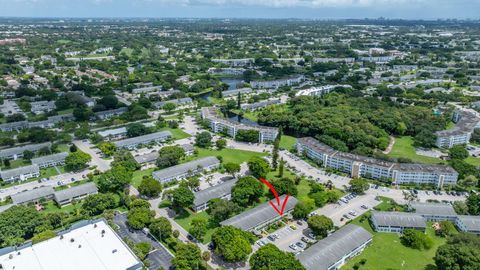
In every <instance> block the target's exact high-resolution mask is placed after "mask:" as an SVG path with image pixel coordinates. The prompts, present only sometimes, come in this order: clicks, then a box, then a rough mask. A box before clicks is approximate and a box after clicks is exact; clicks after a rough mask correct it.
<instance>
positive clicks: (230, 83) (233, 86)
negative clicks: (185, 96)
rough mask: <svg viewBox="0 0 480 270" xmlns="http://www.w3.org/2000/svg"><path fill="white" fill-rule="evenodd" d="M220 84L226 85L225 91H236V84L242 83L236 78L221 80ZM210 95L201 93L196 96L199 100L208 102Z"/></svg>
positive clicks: (209, 93)
mask: <svg viewBox="0 0 480 270" xmlns="http://www.w3.org/2000/svg"><path fill="white" fill-rule="evenodd" d="M221 81H222V82H224V83H226V84H228V89H227V90H235V89H237V84H239V83H241V82H243V80H241V79H236V78H223V79H221ZM211 95H212V93H211V92H207V93H203V94H201V95H198V97H199V98H201V99H205V100H208V97H210V96H211Z"/></svg>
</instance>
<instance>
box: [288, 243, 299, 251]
mask: <svg viewBox="0 0 480 270" xmlns="http://www.w3.org/2000/svg"><path fill="white" fill-rule="evenodd" d="M288 247H289V248H291V249H293V250H297V246H296V245H295V244H294V243H292V244H290V245H289V246H288Z"/></svg>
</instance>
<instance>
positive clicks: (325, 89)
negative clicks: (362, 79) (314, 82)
mask: <svg viewBox="0 0 480 270" xmlns="http://www.w3.org/2000/svg"><path fill="white" fill-rule="evenodd" d="M336 88H352V86H351V85H348V84H345V85H324V86H319V87H312V88H308V89H302V90H300V91H298V92H297V93H296V94H295V96H297V97H298V96H312V97H314V96H323V95H326V94H328V93H330V92H331V91H333V90H334V89H336Z"/></svg>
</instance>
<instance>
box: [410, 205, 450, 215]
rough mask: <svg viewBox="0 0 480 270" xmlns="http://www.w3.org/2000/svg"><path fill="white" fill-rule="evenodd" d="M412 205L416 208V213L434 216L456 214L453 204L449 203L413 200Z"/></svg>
mask: <svg viewBox="0 0 480 270" xmlns="http://www.w3.org/2000/svg"><path fill="white" fill-rule="evenodd" d="M410 207H411V208H412V209H415V213H417V214H419V215H433V216H456V215H457V213H455V210H454V209H453V206H452V205H450V204H447V203H419V202H412V203H410Z"/></svg>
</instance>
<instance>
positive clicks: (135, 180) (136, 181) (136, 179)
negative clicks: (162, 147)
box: [131, 168, 155, 188]
mask: <svg viewBox="0 0 480 270" xmlns="http://www.w3.org/2000/svg"><path fill="white" fill-rule="evenodd" d="M154 170H155V169H154V168H150V169H146V170H142V171H134V172H133V176H132V182H131V184H132V186H134V187H135V188H138V186H139V185H140V183H141V182H142V179H143V176H145V175H152V172H153V171H154Z"/></svg>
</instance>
